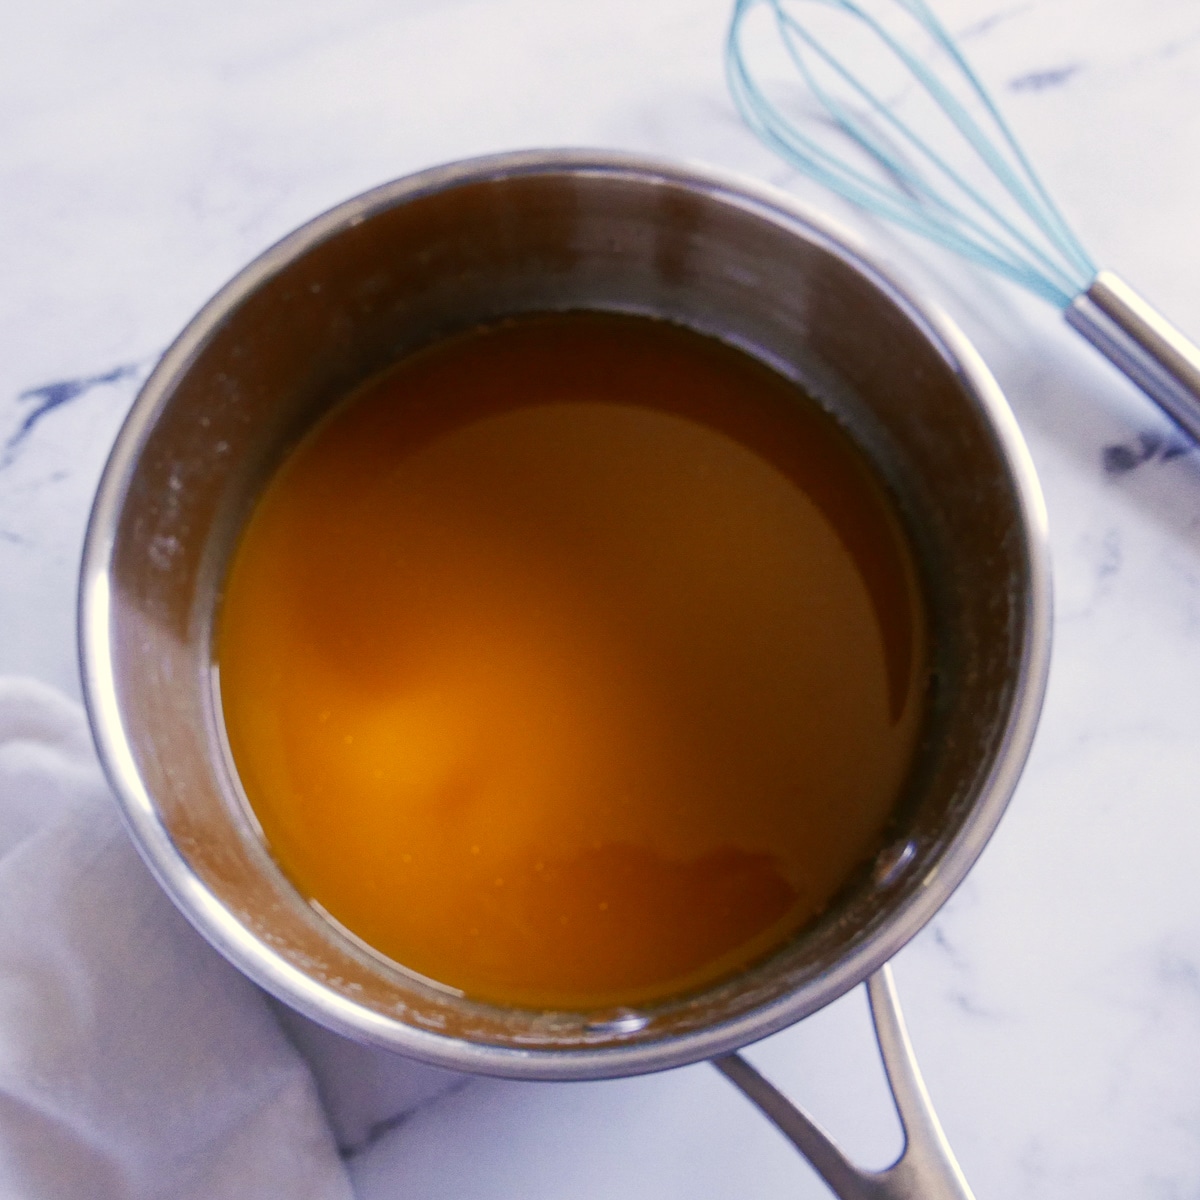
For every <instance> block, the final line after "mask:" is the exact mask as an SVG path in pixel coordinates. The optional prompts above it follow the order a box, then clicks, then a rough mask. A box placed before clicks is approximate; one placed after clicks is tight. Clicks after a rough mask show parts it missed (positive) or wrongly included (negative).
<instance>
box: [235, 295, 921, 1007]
mask: <svg viewBox="0 0 1200 1200" xmlns="http://www.w3.org/2000/svg"><path fill="white" fill-rule="evenodd" d="M915 578H916V577H915V572H914V570H913V566H912V562H911V558H910V555H909V552H908V549H907V546H906V544H905V542H904V540H903V538H902V536H901V535H900V532H899V525H898V523H897V521H896V520H895V518H894V516H893V514H892V512H891V511H890V509H889V507H888V504H887V502H886V501H885V499H884V495H883V492H882V490H881V489H880V488H879V486H878V485H877V484H876V483H875V481H874V479H873V478H872V477H871V475H870V474H869V473H868V471H867V468H866V467H865V465H864V463H863V462H862V460H861V459H860V456H859V455H858V453H857V451H855V450H854V449H853V447H852V446H851V444H850V443H849V442H848V440H847V439H846V438H845V437H844V435H842V434H841V433H840V431H839V430H837V428H836V427H835V426H834V425H833V424H832V422H831V421H830V420H829V419H828V418H827V417H825V416H824V415H823V414H821V413H820V412H819V410H817V408H816V406H815V405H813V404H812V402H811V401H808V400H806V398H804V397H803V396H802V395H801V394H800V393H799V392H798V391H797V390H796V389H795V388H794V387H793V386H792V385H790V384H788V383H787V382H785V381H784V380H782V379H781V378H779V377H778V376H776V375H774V374H773V373H772V372H770V371H768V370H766V369H765V368H763V367H762V366H760V365H759V364H757V363H755V362H754V361H753V360H751V359H749V358H748V357H746V356H744V355H742V354H741V353H739V352H737V351H734V350H731V349H729V348H727V347H725V346H723V345H721V344H720V343H717V342H715V341H712V340H711V339H707V338H702V337H700V336H698V335H696V334H693V333H690V332H687V331H684V330H681V329H677V328H675V327H673V326H670V325H666V324H663V323H660V322H653V321H650V320H646V319H641V318H632V317H616V316H599V315H595V314H591V315H589V314H573V315H560V316H548V317H541V318H528V319H523V320H521V321H517V322H512V323H509V324H505V325H501V326H497V327H495V328H493V329H490V330H485V331H480V332H477V333H474V334H470V335H467V336H464V337H461V338H457V339H454V340H452V341H449V342H446V343H442V344H441V345H439V346H437V347H434V348H433V349H432V350H427V351H425V352H423V353H421V354H419V355H417V356H415V357H413V358H411V359H409V360H407V361H405V362H404V363H402V364H400V365H399V366H398V367H397V368H396V369H394V370H393V371H392V372H390V373H389V374H387V375H386V376H384V377H382V378H380V379H378V380H376V381H374V382H372V383H371V384H369V385H367V387H366V388H364V389H362V390H361V391H360V392H359V393H357V394H356V395H355V396H354V397H352V398H351V400H350V401H349V402H348V403H346V404H345V405H343V406H341V407H340V408H339V409H338V410H337V411H336V412H335V414H334V415H333V416H332V417H331V418H329V419H327V420H326V421H325V422H324V423H323V424H322V425H321V426H320V427H319V428H318V429H317V430H316V431H315V433H314V434H313V435H311V436H310V437H309V438H308V439H307V440H306V441H305V442H304V443H302V444H301V446H300V448H299V449H298V450H297V451H296V452H295V453H294V454H293V455H292V456H291V457H290V458H289V459H288V461H287V462H286V463H285V465H284V467H283V469H282V470H281V471H280V472H279V474H278V475H277V477H276V478H275V479H274V480H273V481H272V482H271V484H270V486H269V487H268V489H267V491H266V493H265V494H264V497H263V498H262V500H261V501H260V503H259V505H258V507H257V509H256V511H255V513H254V515H253V518H252V520H251V521H250V523H249V526H248V528H247V530H246V532H245V534H244V535H243V539H242V542H241V544H240V546H239V548H238V551H237V553H236V555H235V557H234V561H233V565H232V567H231V570H230V574H229V577H228V580H227V588H226V593H225V598H224V602H223V607H222V612H221V616H220V623H219V629H218V646H217V653H218V660H219V669H220V687H221V699H222V705H223V709H224V715H225V721H226V727H227V731H228V735H229V742H230V746H231V748H232V752H233V756H234V760H235V762H236V765H237V768H238V772H239V775H240V777H241V780H242V782H243V785H244V787H245V790H246V793H247V795H248V797H249V799H250V802H251V804H252V805H253V807H254V810H255V812H256V814H257V816H258V818H259V820H260V822H261V824H262V828H263V831H264V833H265V836H266V838H267V840H268V842H269V844H270V847H271V849H272V852H273V853H274V855H275V857H276V859H277V861H278V862H279V863H280V865H281V866H282V868H283V869H284V871H285V872H286V873H287V874H288V876H289V877H290V878H291V879H292V881H293V882H294V883H295V885H296V886H297V887H298V888H299V889H300V890H301V892H302V893H304V894H305V895H306V896H308V897H310V898H311V899H312V900H314V901H315V902H317V903H318V904H319V905H320V906H321V907H322V908H324V909H325V910H326V911H327V912H328V913H329V914H331V915H332V916H333V917H334V918H335V919H336V920H337V921H338V922H340V923H341V924H342V925H343V926H345V927H346V928H347V929H349V930H350V931H352V932H353V933H354V934H355V935H357V936H358V937H359V938H361V939H363V940H364V941H366V942H367V943H369V944H370V945H371V946H373V947H375V948H376V949H377V950H379V951H381V952H382V953H384V954H385V955H388V956H390V957H391V958H393V959H394V960H396V961H397V962H399V963H401V964H403V965H404V966H406V967H408V968H410V969H412V970H415V971H417V972H420V973H421V974H423V975H426V976H428V977H430V978H432V979H435V980H438V981H440V982H442V983H445V984H448V985H450V986H453V987H456V988H459V989H462V990H463V991H464V992H466V993H467V994H468V995H470V996H473V997H476V998H479V999H484V1000H491V1001H494V1002H497V1003H501V1004H516V1005H522V1006H533V1007H556V1008H588V1007H593V1006H604V1005H612V1004H638V1003H644V1002H647V1001H651V1000H654V999H657V998H661V997H665V996H669V995H673V994H678V993H681V992H686V991H688V990H690V989H693V988H697V987H700V986H702V985H704V984H706V983H708V982H711V981H713V980H716V979H718V978H721V977H723V976H725V975H727V974H730V973H732V972H733V971H735V970H737V969H738V968H739V967H741V966H743V965H745V964H747V963H749V962H751V961H753V960H755V959H757V958H760V957H762V956H763V955H764V954H766V953H768V952H769V951H771V950H772V949H774V948H776V947H777V946H778V945H780V944H781V943H782V942H784V941H785V940H786V939H787V938H788V937H789V936H790V935H792V934H793V933H794V932H795V931H796V930H798V929H799V928H801V927H802V926H803V925H805V924H806V923H807V922H809V921H811V920H812V919H813V918H814V916H816V915H817V914H818V913H820V912H821V911H822V909H824V908H825V907H826V906H827V905H828V903H829V901H830V899H831V897H832V896H833V895H834V894H835V893H836V892H837V891H838V890H839V888H841V887H842V886H844V884H845V883H846V881H847V879H848V878H849V877H850V876H851V875H852V874H853V873H854V872H855V871H856V870H857V869H858V868H859V867H861V865H862V864H863V863H864V862H865V861H866V860H867V859H869V857H870V856H871V855H872V854H873V853H874V851H875V850H876V849H878V845H879V839H880V837H881V835H882V832H883V830H884V827H885V825H886V822H887V820H888V817H889V814H890V812H891V810H892V808H893V805H894V803H895V800H896V797H897V795H898V792H899V790H900V789H901V787H902V784H903V781H904V779H905V776H906V773H907V771H908V769H909V766H910V762H911V759H912V755H913V747H914V743H915V740H916V737H917V734H918V731H919V726H920V721H921V716H922V694H923V691H924V680H925V668H924V640H925V634H924V627H925V626H924V616H923V614H922V611H921V608H920V604H919V594H918V592H917V589H916V586H915Z"/></svg>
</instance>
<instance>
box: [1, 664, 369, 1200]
mask: <svg viewBox="0 0 1200 1200" xmlns="http://www.w3.org/2000/svg"><path fill="white" fill-rule="evenodd" d="M331 1036H332V1035H331ZM0 1196H3V1197H5V1198H6V1200H7V1198H9V1197H11V1198H13V1200H18V1198H19V1200H59V1198H60V1197H61V1198H63V1200H66V1198H68V1197H69V1198H70V1200H79V1198H80V1197H86V1198H87V1200H110V1198H111V1200H118V1198H120V1200H141V1198H143V1197H145V1198H150V1197H155V1198H159V1197H161V1198H164V1200H165V1198H167V1197H170V1198H171V1200H218V1198H220V1200H234V1198H236V1200H350V1197H351V1189H350V1185H349V1182H348V1180H347V1176H346V1172H345V1169H344V1167H343V1165H342V1162H341V1160H340V1158H339V1157H338V1152H337V1147H336V1145H335V1141H334V1137H333V1135H332V1133H331V1131H330V1127H329V1124H328V1122H327V1121H326V1118H325V1114H324V1112H323V1111H322V1108H321V1105H320V1102H319V1100H318V1096H317V1090H316V1087H315V1085H314V1082H313V1077H312V1075H311V1073H310V1071H309V1069H308V1066H307V1064H306V1062H305V1060H304V1058H303V1057H302V1056H301V1054H300V1053H299V1052H298V1051H297V1049H296V1048H295V1046H294V1045H293V1043H292V1042H291V1041H290V1040H289V1038H288V1037H287V1036H286V1035H285V1034H284V1032H283V1030H282V1029H281V1027H280V1025H279V1022H278V1021H277V1020H276V1017H275V1015H274V1013H273V1011H272V1010H271V1008H270V1007H269V1005H268V1004H267V1002H266V1000H265V998H264V997H263V995H262V993H261V992H259V991H258V990H257V989H256V988H255V987H254V986H253V985H251V984H250V983H249V982H248V981H247V980H246V979H244V978H243V977H242V976H241V975H240V974H238V972H237V971H235V970H234V969H233V968H232V967H231V966H229V965H228V964H227V963H226V962H225V961H224V960H223V959H222V958H221V957H220V956H219V955H218V954H217V953H216V952H215V951H213V950H212V949H211V948H210V947H209V946H208V944H207V943H206V942H204V941H203V939H202V938H200V936H199V935H198V934H197V933H195V931H194V930H193V929H192V928H191V927H190V926H189V925H188V924H187V922H186V921H185V920H184V919H183V917H181V916H180V915H179V914H178V913H177V912H176V911H175V909H174V907H173V906H172V904H171V903H170V901H169V900H167V898H166V897H165V896H164V895H163V893H162V892H161V891H160V889H159V887H158V885H157V884H156V883H155V882H154V880H153V879H152V878H151V876H150V875H149V873H148V871H147V870H146V868H145V867H144V866H143V864H142V862H141V860H140V859H139V858H138V856H137V853H136V851H135V850H134V849H133V847H132V845H131V844H130V842H129V839H128V837H127V836H126V834H125V831H124V829H123V828H122V826H121V823H120V820H119V817H118V815H117V811H116V805H115V803H114V801H113V799H112V797H111V795H110V794H109V792H108V788H107V786H106V784H105V782H104V780H103V778H102V776H101V774H100V772H99V768H98V767H97V765H96V762H95V759H94V756H93V752H92V746H91V739H90V737H89V735H88V730H87V725H86V722H85V721H84V717H83V714H82V712H81V711H80V709H79V708H78V707H77V706H76V705H74V704H72V703H71V702H69V701H67V700H65V699H64V698H63V697H62V696H60V695H59V694H58V693H56V692H54V691H52V690H50V689H49V688H47V687H45V686H43V685H41V684H37V683H34V682H32V681H29V680H13V679H3V678H0Z"/></svg>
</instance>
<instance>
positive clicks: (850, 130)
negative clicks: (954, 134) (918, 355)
mask: <svg viewBox="0 0 1200 1200" xmlns="http://www.w3.org/2000/svg"><path fill="white" fill-rule="evenodd" d="M826 2H828V0H826ZM834 6H835V7H839V8H842V9H844V10H846V11H848V12H851V13H853V14H854V15H855V16H857V17H859V18H860V19H861V20H862V22H863V23H864V24H865V25H866V26H867V27H868V28H870V29H871V30H872V31H873V32H874V33H875V34H876V35H877V36H878V37H879V39H880V40H881V41H882V42H883V43H884V45H886V46H887V47H888V49H889V50H891V51H892V52H893V53H894V54H895V56H896V57H897V58H898V59H899V60H900V61H901V62H902V63H903V64H904V65H905V67H907V68H908V69H909V71H910V72H911V73H912V74H913V76H914V77H915V78H916V79H917V80H918V82H920V83H921V84H922V85H923V86H924V87H925V88H926V89H927V90H928V91H929V93H930V95H932V96H933V98H934V99H935V100H936V101H937V102H938V103H939V104H940V105H941V106H942V107H943V110H944V111H946V112H947V115H948V116H949V117H950V118H951V119H952V120H953V121H954V122H955V125H956V127H957V128H958V129H959V132H960V133H961V134H962V135H963V136H964V137H965V138H967V140H968V142H969V143H970V144H971V146H972V148H973V149H974V150H975V151H976V152H977V153H978V154H979V156H980V158H981V159H983V161H984V162H985V164H986V165H987V166H988V167H989V168H990V169H991V170H993V171H994V172H1002V171H1004V170H1005V169H1006V165H1005V164H1004V162H1003V160H1002V159H1001V158H1000V156H999V155H998V154H997V153H996V152H995V150H994V148H993V147H992V145H991V143H990V142H988V141H987V140H986V139H981V134H980V131H979V129H978V128H977V127H976V126H974V125H973V124H972V123H970V122H969V121H964V119H963V118H964V116H965V114H964V112H963V110H962V109H961V108H960V107H959V106H958V105H957V104H955V102H954V99H953V97H952V96H951V94H950V93H949V92H948V91H947V90H946V89H945V88H944V87H943V86H942V85H941V83H940V81H939V80H938V79H937V77H936V76H935V75H933V74H931V73H930V72H929V71H928V70H926V68H925V66H924V65H923V64H922V63H921V61H920V60H919V59H917V58H916V57H915V56H913V55H912V54H910V53H909V52H908V51H907V50H906V48H905V47H904V46H903V44H902V43H899V42H897V41H896V39H895V38H893V37H892V36H891V34H890V33H889V32H888V31H887V29H885V28H884V27H883V26H881V25H880V24H879V22H877V21H876V20H875V19H874V18H873V17H872V16H871V15H870V14H869V13H867V12H864V11H863V10H862V9H861V8H859V7H858V6H857V5H854V4H851V3H848V2H846V0H834ZM773 7H774V8H775V9H776V14H777V19H778V20H779V21H780V33H781V37H782V40H783V42H784V45H785V47H786V49H787V50H788V53H789V55H790V57H791V59H792V61H793V63H794V64H795V65H796V67H797V69H798V70H799V71H800V73H801V75H802V76H803V77H804V80H805V82H806V83H807V84H808V86H809V89H810V90H811V91H812V92H813V94H814V95H815V96H816V97H817V99H818V100H820V102H821V103H822V104H823V105H824V107H825V109H826V110H827V111H828V112H829V113H830V115H831V116H832V117H833V118H834V121H835V122H836V124H837V125H838V126H839V127H840V128H841V129H842V130H843V131H844V132H845V133H846V134H847V135H848V136H850V137H851V138H852V139H853V140H854V141H855V142H857V143H858V144H859V145H860V146H862V147H863V149H864V150H866V151H867V153H868V154H870V155H872V156H873V157H874V158H876V159H877V160H878V161H879V162H880V163H881V164H882V165H884V167H885V168H886V169H887V170H888V172H889V174H891V175H892V176H894V177H895V178H897V179H898V180H899V182H901V183H902V184H903V185H904V186H905V189H906V190H907V191H909V192H910V193H913V194H915V195H918V196H920V197H921V199H922V202H923V203H924V204H925V205H926V206H928V207H932V208H934V209H936V210H938V211H939V212H940V215H941V218H943V219H946V220H949V221H950V222H952V224H953V225H955V226H956V227H958V228H959V229H960V230H962V229H965V230H967V231H968V233H969V234H970V235H973V236H974V237H976V238H978V239H979V240H980V242H981V243H982V246H981V247H980V248H981V249H984V250H989V251H990V252H991V253H992V254H994V255H995V256H997V257H998V258H1000V259H1008V260H1009V261H1010V262H1011V263H1012V265H1013V266H1014V268H1015V269H1017V270H1018V271H1020V270H1022V269H1023V267H1022V263H1021V261H1020V260H1019V259H1017V258H1015V257H1012V256H1011V252H1010V249H1009V247H1007V246H1006V245H1005V243H1004V241H1003V240H1002V238H1001V237H999V236H997V235H996V234H994V233H993V232H992V231H991V230H989V229H988V228H987V227H986V226H985V225H984V224H983V223H981V222H979V221H977V220H975V219H974V218H973V217H972V216H971V215H970V213H969V212H963V211H959V210H957V209H955V208H954V207H953V206H952V205H951V204H950V203H949V201H948V200H946V198H945V197H944V196H942V195H941V194H940V193H939V192H938V191H937V190H936V188H934V187H932V186H931V185H929V184H928V183H927V182H926V181H925V179H924V177H923V176H922V175H921V174H920V173H919V172H916V171H913V170H911V169H909V168H908V167H907V166H906V165H905V163H904V162H903V160H902V159H900V158H899V157H898V156H897V155H896V154H894V153H893V152H891V151H890V150H889V149H888V147H887V146H886V144H885V143H884V142H883V141H882V140H881V139H880V138H879V137H877V136H876V135H875V134H874V133H873V131H872V129H871V127H870V125H868V124H867V123H866V122H864V121H861V120H859V119H858V118H857V117H856V116H855V114H854V112H853V110H852V109H850V108H848V107H846V106H845V105H843V104H841V103H840V102H839V101H838V99H837V97H836V96H835V95H833V93H832V92H830V91H828V90H827V89H825V88H824V87H822V85H821V83H820V81H819V80H818V78H817V76H816V75H815V74H814V73H813V72H812V71H811V70H810V69H809V67H808V64H807V62H806V61H805V60H804V58H803V56H802V55H801V54H800V53H799V52H798V51H797V48H796V46H795V42H794V39H795V38H800V39H802V40H803V41H804V43H805V44H806V45H807V46H808V47H809V48H810V49H811V50H812V52H813V53H814V54H815V55H816V56H818V57H819V58H820V59H821V60H822V61H823V62H825V63H826V64H827V65H828V66H829V68H830V69H831V70H832V71H833V72H834V73H835V74H836V75H837V76H838V77H839V78H841V79H842V80H843V81H844V82H845V83H846V85H847V86H848V87H849V88H850V89H851V90H852V91H853V92H854V93H856V94H857V95H858V96H859V97H861V99H862V100H863V101H865V102H866V104H867V105H868V107H869V109H870V110H871V112H872V113H874V114H875V116H877V117H878V118H879V119H880V120H881V121H883V122H884V123H885V124H887V125H888V126H890V127H891V128H892V129H894V130H895V131H896V132H897V133H898V134H899V135H900V136H901V138H902V139H903V140H904V141H906V142H908V143H909V145H910V146H912V147H913V148H914V149H915V150H916V151H917V152H918V153H919V154H920V155H922V156H923V157H924V158H925V159H926V160H927V161H928V162H929V163H931V164H932V165H933V166H934V167H935V168H936V170H937V171H938V172H939V173H940V174H941V175H942V176H943V178H945V179H946V180H947V181H948V182H949V183H951V184H952V185H953V186H954V187H956V188H957V189H958V190H959V191H961V192H963V193H964V194H965V195H966V197H967V198H968V199H969V200H971V201H973V202H974V203H975V204H976V205H977V206H978V207H979V208H981V209H983V210H984V211H985V212H986V213H987V215H988V216H989V217H990V218H991V219H992V220H993V221H994V222H995V223H996V224H997V225H999V226H1000V227H1001V229H1002V230H1003V232H1004V233H1006V234H1007V235H1008V236H1009V237H1011V238H1012V239H1013V240H1014V241H1016V242H1017V244H1018V245H1019V246H1020V247H1023V248H1024V249H1025V250H1026V252H1027V253H1028V254H1029V255H1031V256H1032V257H1033V258H1034V259H1035V261H1036V262H1037V263H1039V264H1040V266H1041V269H1042V270H1044V271H1046V272H1048V273H1050V274H1052V275H1057V274H1059V272H1058V269H1057V266H1056V264H1055V263H1054V262H1053V261H1052V260H1051V259H1050V258H1049V257H1048V256H1047V255H1045V254H1044V253H1043V252H1042V250H1041V249H1040V248H1039V247H1038V246H1037V245H1036V244H1035V243H1034V242H1033V241H1032V240H1030V239H1029V238H1027V237H1026V236H1025V235H1024V234H1023V233H1022V232H1021V231H1020V230H1019V229H1018V228H1017V227H1016V226H1015V225H1013V224H1012V223H1011V222H1009V221H1007V220H1005V218H1004V216H1003V214H1002V213H1000V212H999V211H997V210H996V209H995V208H994V206H992V205H991V204H989V202H988V201H987V199H986V198H985V197H984V196H983V195H982V194H981V193H980V192H979V191H978V190H977V189H976V188H973V187H972V186H971V185H970V184H969V183H968V182H967V181H966V180H965V179H964V178H963V177H962V176H961V175H959V174H958V172H956V171H955V170H954V169H953V168H952V167H951V166H950V165H949V164H948V163H947V162H946V160H945V158H944V157H943V156H942V155H940V154H938V153H937V152H936V151H935V150H934V149H933V147H932V146H931V145H930V144H929V143H928V142H927V141H926V140H925V139H924V138H922V137H920V136H919V135H918V134H917V132H916V130H914V129H913V128H912V127H911V126H908V125H905V124H904V123H903V122H902V121H900V120H899V118H898V117H897V116H896V114H895V113H894V112H893V111H892V109H891V107H890V106H889V105H888V104H887V103H886V102H885V101H883V100H882V99H881V98H880V97H879V96H878V95H877V94H876V93H875V92H873V91H871V90H870V89H869V88H867V87H866V86H865V85H864V84H863V83H862V82H861V81H860V80H859V79H858V78H857V77H856V76H854V75H852V74H851V73H850V72H849V71H847V70H846V68H845V67H844V66H843V65H842V63H841V61H840V60H839V59H837V58H836V57H834V56H833V55H832V54H830V53H829V51H828V50H827V49H826V48H825V47H824V45H822V44H821V43H820V42H819V41H817V40H816V39H814V38H813V37H812V36H811V35H810V34H809V32H808V31H807V30H806V29H805V28H804V26H802V25H800V24H799V23H798V22H796V21H795V20H794V18H792V17H791V16H790V15H789V14H788V13H786V12H784V11H783V10H782V9H781V8H779V6H778V5H773ZM1014 185H1016V186H1019V181H1016V180H1014ZM905 199H906V200H907V205H908V206H909V207H915V205H914V203H913V201H912V200H911V199H909V198H905ZM1022 203H1024V204H1026V206H1029V205H1032V204H1033V203H1034V199H1033V197H1030V196H1025V195H1023V196H1022ZM1067 285H1068V286H1069V281H1068V284H1067Z"/></svg>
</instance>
